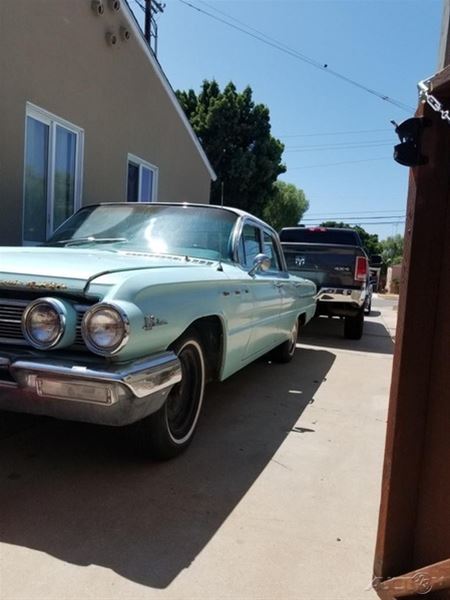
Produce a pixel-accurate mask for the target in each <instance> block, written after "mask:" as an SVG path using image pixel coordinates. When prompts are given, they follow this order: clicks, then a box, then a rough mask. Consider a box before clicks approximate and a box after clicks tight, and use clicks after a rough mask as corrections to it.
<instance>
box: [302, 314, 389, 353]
mask: <svg viewBox="0 0 450 600" xmlns="http://www.w3.org/2000/svg"><path fill="white" fill-rule="evenodd" d="M373 316H374V315H373ZM373 316H371V317H366V318H365V320H364V333H363V336H362V338H361V339H360V340H347V339H346V338H344V320H343V319H338V318H332V319H330V318H328V317H317V318H315V319H312V320H311V321H310V322H309V323H308V324H307V325H306V326H305V327H304V329H303V330H302V335H301V340H300V341H301V342H302V343H304V344H308V345H312V346H319V347H323V348H336V349H339V350H354V351H356V352H376V353H379V354H394V342H393V341H392V338H391V336H390V334H389V331H388V330H387V329H386V327H385V326H384V325H383V324H382V323H380V322H379V321H373V320H372V318H373Z"/></svg>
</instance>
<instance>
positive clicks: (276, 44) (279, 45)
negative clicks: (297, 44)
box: [178, 0, 415, 113]
mask: <svg viewBox="0 0 450 600" xmlns="http://www.w3.org/2000/svg"><path fill="white" fill-rule="evenodd" d="M178 1H179V2H181V4H184V5H185V6H188V7H189V8H191V9H193V10H196V11H197V12H199V13H202V14H204V15H207V16H208V17H210V18H212V19H214V20H216V21H219V22H220V23H223V24H225V25H228V27H231V28H233V29H236V30H237V31H240V32H241V33H245V34H246V35H248V36H250V37H252V38H254V39H256V40H258V41H260V42H262V43H263V44H266V45H268V46H271V47H272V48H275V49H276V50H279V51H280V52H284V53H285V54H289V55H290V56H292V57H293V58H296V59H297V60H301V61H302V62H305V63H307V64H309V65H311V66H312V67H315V68H316V69H319V70H321V71H323V72H325V73H329V74H330V75H333V76H334V77H336V78H338V79H341V80H342V81H345V82H346V83H348V84H350V85H353V86H354V87H357V88H359V89H361V90H363V91H365V92H367V93H368V94H372V95H373V96H376V97H377V98H379V99H380V100H383V101H384V102H388V103H389V104H392V105H393V106H396V107H397V108H399V109H400V110H403V111H405V112H407V113H411V112H414V110H415V109H414V108H413V107H412V106H409V105H408V104H405V103H404V102H401V101H400V100H396V99H395V98H392V97H391V96H388V95H386V94H383V93H381V92H378V91H377V90H374V89H372V88H370V87H368V86H366V85H364V84H362V83H359V82H358V81H356V80H355V79H352V78H350V77H347V76H346V75H343V74H342V73H339V72H338V71H335V70H334V69H330V68H329V67H328V64H326V63H321V62H319V61H318V60H316V59H314V58H311V57H309V56H307V55H306V54H303V53H301V52H299V51H298V50H294V49H293V48H290V47H289V46H287V45H286V44H283V42H280V41H279V40H276V39H275V38H272V37H270V36H268V35H267V34H265V33H263V32H262V31H259V30H258V29H255V28H254V27H251V26H250V25H247V24H246V23H244V22H243V21H239V20H238V19H235V18H234V17H232V16H231V15H229V14H227V13H225V12H224V11H220V10H219V9H216V8H215V7H213V6H211V5H210V4H208V6H209V7H210V8H212V9H213V10H216V11H217V12H219V13H220V14H223V15H225V16H226V17H227V18H228V19H232V20H233V21H235V22H237V23H239V24H240V25H235V24H234V23H230V21H227V20H225V19H223V18H221V17H218V16H217V15H214V14H212V13H210V12H209V11H207V10H204V9H203V8H200V7H198V6H196V5H195V4H192V3H191V2H188V0H178ZM200 1H202V0H200ZM203 3H204V4H206V3H205V2H203ZM241 25H242V27H241ZM243 27H245V28H246V29H244V28H243ZM252 31H254V32H256V33H252Z"/></svg>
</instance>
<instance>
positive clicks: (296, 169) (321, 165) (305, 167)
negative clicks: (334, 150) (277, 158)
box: [287, 156, 392, 172]
mask: <svg viewBox="0 0 450 600" xmlns="http://www.w3.org/2000/svg"><path fill="white" fill-rule="evenodd" d="M376 160H392V156H380V157H379V158H364V159H361V160H344V161H341V162H335V163H322V164H319V165H305V166H303V167H287V172H289V171H298V170H303V169H316V168H320V167H335V166H338V165H354V164H356V163H365V162H372V161H376Z"/></svg>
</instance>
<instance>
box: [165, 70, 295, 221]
mask: <svg viewBox="0 0 450 600" xmlns="http://www.w3.org/2000/svg"><path fill="white" fill-rule="evenodd" d="M176 94H177V97H178V100H179V102H180V104H181V106H182V107H183V109H184V111H185V113H186V115H187V117H188V119H189V121H190V123H191V125H192V127H193V129H194V131H195V133H196V134H197V136H198V138H199V140H200V142H201V144H202V146H203V149H204V150H205V152H206V155H207V156H208V159H209V161H210V163H211V165H212V167H213V169H214V170H215V172H216V174H217V181H215V182H214V183H213V185H212V188H211V203H212V204H221V203H222V197H223V203H224V204H226V205H228V206H235V207H238V208H241V209H243V210H247V211H249V212H251V213H253V214H255V215H257V216H259V217H262V216H263V210H264V206H265V205H266V203H267V202H268V201H269V200H270V199H271V198H273V197H274V195H275V194H276V189H275V188H274V183H275V181H276V179H277V177H278V175H280V174H281V173H284V172H285V171H286V167H285V166H284V165H283V164H282V162H281V156H282V154H283V150H284V146H283V144H282V143H281V142H280V141H279V140H277V139H276V138H274V137H273V136H272V135H271V133H270V115H269V109H268V108H267V106H264V105H263V104H255V103H254V102H253V99H252V90H251V88H250V87H246V88H245V89H244V90H243V91H242V92H237V91H236V87H235V85H234V84H233V83H231V82H230V83H229V84H228V85H226V86H225V88H224V89H223V91H222V90H221V89H220V88H219V85H218V83H217V82H216V81H214V80H212V81H207V80H205V81H204V82H203V85H202V87H201V90H200V93H199V94H196V93H195V91H194V90H188V91H187V92H184V91H177V92H176Z"/></svg>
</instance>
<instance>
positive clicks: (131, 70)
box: [0, 0, 211, 245]
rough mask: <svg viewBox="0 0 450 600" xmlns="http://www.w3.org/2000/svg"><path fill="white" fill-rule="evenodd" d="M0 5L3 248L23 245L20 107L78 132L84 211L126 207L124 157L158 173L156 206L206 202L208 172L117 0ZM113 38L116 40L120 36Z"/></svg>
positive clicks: (5, 1) (16, 0)
mask: <svg viewBox="0 0 450 600" xmlns="http://www.w3.org/2000/svg"><path fill="white" fill-rule="evenodd" d="M104 4H105V12H104V15H103V16H97V15H96V14H95V13H94V11H93V10H92V8H91V0H76V1H74V0H38V1H33V2H30V0H2V2H0V82H1V83H0V88H1V92H0V245H5V244H13V245H15V244H21V243H22V211H23V169H24V136H25V110H26V103H27V101H28V102H31V103H33V104H35V105H37V106H39V107H40V108H43V109H45V110H47V111H49V112H51V113H54V114H55V115H57V116H58V117H61V118H63V119H66V120H67V121H69V122H71V123H73V124H74V125H76V126H78V127H81V128H82V129H83V130H84V165H83V166H84V168H83V193H82V204H89V203H93V202H106V201H108V202H112V201H124V200H126V185H127V155H128V153H131V154H134V155H137V156H139V157H140V158H142V159H144V160H146V161H148V162H149V163H151V164H153V165H156V166H157V167H158V168H159V185H158V195H157V200H158V201H161V202H165V201H180V202H209V190H210V182H211V175H210V172H209V171H208V169H207V166H206V164H205V162H204V160H203V159H202V157H201V155H200V153H199V151H198V149H197V148H196V146H195V144H194V141H193V139H192V137H191V136H190V135H189V132H188V130H187V128H186V126H185V125H184V124H183V122H182V119H181V117H180V115H179V114H178V112H177V110H176V108H175V106H174V105H173V103H172V102H171V101H170V100H169V97H168V94H167V91H166V90H165V89H164V87H163V85H162V83H161V81H160V80H159V78H158V76H157V74H156V72H155V71H154V69H153V68H152V67H151V65H150V63H149V59H148V57H147V56H146V53H145V51H144V49H143V47H142V45H141V43H140V42H139V39H137V36H136V33H134V32H132V34H131V39H130V40H129V41H127V42H123V41H121V40H120V41H119V42H118V44H117V46H115V47H111V46H109V45H108V44H107V42H106V41H105V34H106V32H107V31H115V32H116V33H118V31H119V28H120V26H121V25H124V26H126V27H128V28H129V29H130V27H129V23H128V21H127V19H126V13H125V10H128V9H127V8H126V7H125V6H124V1H123V0H122V7H121V10H120V11H119V12H117V13H116V12H113V11H112V10H111V9H110V8H109V5H108V0H104ZM119 39H120V38H119Z"/></svg>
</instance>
